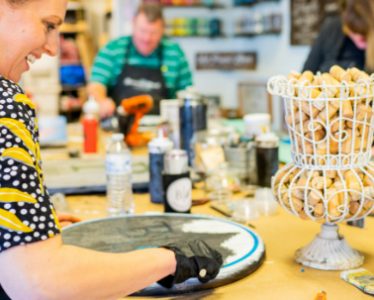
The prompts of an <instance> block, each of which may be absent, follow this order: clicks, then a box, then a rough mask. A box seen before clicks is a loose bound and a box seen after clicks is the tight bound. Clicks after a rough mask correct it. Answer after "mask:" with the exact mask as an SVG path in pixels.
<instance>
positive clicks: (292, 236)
mask: <svg viewBox="0 0 374 300" xmlns="http://www.w3.org/2000/svg"><path fill="white" fill-rule="evenodd" d="M194 193H195V196H196V197H199V196H201V195H199V192H198V191H194ZM67 200H68V204H69V208H70V211H71V212H72V213H74V214H76V215H78V216H80V217H82V218H83V219H91V218H98V217H104V216H105V214H106V212H105V207H106V199H105V196H70V197H67ZM135 203H136V213H144V212H162V210H163V207H162V206H161V205H156V204H152V203H151V202H150V200H149V195H147V194H137V195H135ZM192 213H196V214H209V215H215V216H219V214H218V213H217V212H215V211H214V210H212V209H211V208H210V207H209V204H205V205H201V206H196V207H193V208H192ZM251 223H252V224H253V225H254V226H255V230H256V231H257V232H258V233H259V234H260V236H261V237H262V238H263V240H264V242H265V246H266V260H265V262H264V263H263V265H262V266H261V267H260V268H259V269H258V270H257V271H256V272H255V273H253V274H251V275H249V276H248V277H246V278H244V279H242V280H239V281H237V282H234V283H232V284H229V285H226V286H223V287H219V288H217V289H214V290H209V291H202V292H200V293H193V294H189V295H184V296H178V297H173V299H214V300H216V299H219V300H221V299H230V300H231V299H234V300H237V299H250V300H272V299H274V300H275V299H276V300H283V299H284V300H304V299H305V300H314V297H315V295H316V294H317V293H318V292H320V291H322V290H323V291H325V292H326V293H327V299H328V300H360V299H373V298H372V297H370V296H367V295H365V294H363V293H362V292H361V291H360V290H358V289H357V288H355V287H354V286H352V285H350V284H348V283H346V282H345V281H343V280H342V279H340V276H339V274H340V272H332V271H319V270H314V269H311V268H307V267H303V266H301V265H299V264H297V263H295V262H294V260H293V255H294V252H295V250H296V249H297V248H299V247H302V246H305V245H306V244H308V243H309V242H310V241H311V240H312V239H313V238H314V236H315V235H316V234H317V233H318V232H319V231H320V225H319V224H317V223H314V222H312V221H303V220H301V219H299V218H297V217H295V216H292V215H290V214H288V213H287V212H285V211H283V210H282V209H281V208H279V209H278V212H277V214H276V215H273V216H267V217H260V218H259V219H258V220H256V221H253V222H251ZM340 233H341V234H342V235H344V237H346V239H347V241H348V243H349V244H350V245H351V246H352V247H354V248H355V249H357V250H359V251H360V252H362V253H363V254H364V255H365V263H364V265H363V267H364V268H366V269H368V270H371V271H373V272H374V218H373V217H369V218H367V220H366V224H365V228H364V229H360V228H356V227H351V226H347V225H345V224H342V225H340ZM136 299H145V298H140V297H137V298H136Z"/></svg>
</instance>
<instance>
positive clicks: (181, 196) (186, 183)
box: [162, 149, 192, 213]
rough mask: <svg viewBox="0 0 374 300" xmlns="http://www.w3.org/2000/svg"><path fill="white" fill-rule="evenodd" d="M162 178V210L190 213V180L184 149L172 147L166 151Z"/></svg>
mask: <svg viewBox="0 0 374 300" xmlns="http://www.w3.org/2000/svg"><path fill="white" fill-rule="evenodd" d="M162 180H163V187H164V211H165V212H173V213H190V212H191V204H192V182H191V179H190V171H189V167H188V157H187V152H186V151H184V150H181V149H173V150H170V151H168V152H166V154H165V156H164V172H163V176H162Z"/></svg>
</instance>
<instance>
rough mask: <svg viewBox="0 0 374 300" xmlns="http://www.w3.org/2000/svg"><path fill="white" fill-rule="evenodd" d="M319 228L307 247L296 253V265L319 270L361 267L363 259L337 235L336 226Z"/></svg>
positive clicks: (324, 225) (329, 225) (326, 225)
mask: <svg viewBox="0 0 374 300" xmlns="http://www.w3.org/2000/svg"><path fill="white" fill-rule="evenodd" d="M321 228H322V230H321V232H320V233H319V234H318V235H317V236H316V237H315V239H314V240H313V241H312V242H311V243H310V244H309V245H307V246H305V247H304V248H301V249H298V250H297V251H296V254H295V258H296V261H297V262H298V263H300V264H302V265H304V266H308V267H312V268H315V269H321V270H345V269H352V268H357V267H359V266H361V265H362V263H363V262H364V257H363V256H362V255H361V254H360V253H359V252H358V251H356V250H354V249H352V248H351V247H350V246H349V245H348V244H347V242H346V241H345V240H344V238H343V237H342V236H340V235H339V234H338V226H337V225H334V224H323V225H322V227H321Z"/></svg>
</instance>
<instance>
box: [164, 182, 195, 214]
mask: <svg viewBox="0 0 374 300" xmlns="http://www.w3.org/2000/svg"><path fill="white" fill-rule="evenodd" d="M191 189H192V185H191V180H190V179H189V178H180V179H177V180H176V181H174V182H172V183H171V184H170V185H169V187H168V190H167V193H166V197H167V201H168V204H169V205H170V207H171V208H172V209H173V210H175V211H179V212H185V211H188V210H189V209H190V208H191Z"/></svg>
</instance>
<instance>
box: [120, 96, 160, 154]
mask: <svg viewBox="0 0 374 300" xmlns="http://www.w3.org/2000/svg"><path fill="white" fill-rule="evenodd" d="M121 107H122V109H123V111H124V113H125V117H127V121H126V122H129V123H128V124H127V125H126V127H127V130H126V132H125V141H126V144H127V145H128V146H130V147H138V146H144V145H146V144H147V143H148V142H149V140H150V138H151V137H150V135H147V133H146V132H144V133H141V132H138V127H139V122H140V119H141V118H142V117H143V116H144V115H145V114H146V113H147V112H149V111H150V110H151V109H152V107H153V98H152V97H151V96H150V95H139V96H134V97H130V98H125V99H123V100H122V101H121Z"/></svg>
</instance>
